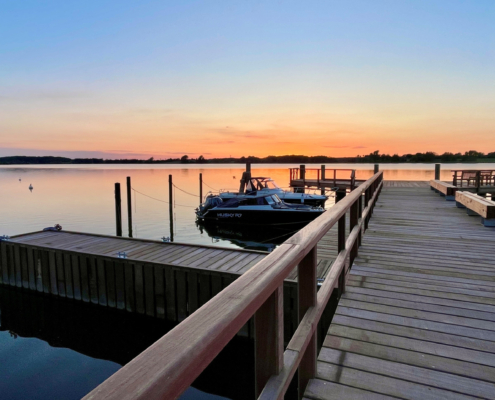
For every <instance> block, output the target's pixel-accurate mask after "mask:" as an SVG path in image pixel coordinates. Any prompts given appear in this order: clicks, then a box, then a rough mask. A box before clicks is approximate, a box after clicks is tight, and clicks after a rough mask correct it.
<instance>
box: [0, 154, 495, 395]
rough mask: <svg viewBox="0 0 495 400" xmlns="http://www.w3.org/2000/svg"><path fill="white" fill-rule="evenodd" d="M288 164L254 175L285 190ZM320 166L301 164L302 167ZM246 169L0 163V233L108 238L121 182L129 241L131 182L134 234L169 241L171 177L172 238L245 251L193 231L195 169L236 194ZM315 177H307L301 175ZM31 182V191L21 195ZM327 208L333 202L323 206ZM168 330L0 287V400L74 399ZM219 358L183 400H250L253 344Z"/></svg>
mask: <svg viewBox="0 0 495 400" xmlns="http://www.w3.org/2000/svg"><path fill="white" fill-rule="evenodd" d="M290 167H298V165H263V164H255V165H253V166H252V174H253V176H271V177H272V178H273V179H275V181H276V182H277V183H278V184H279V185H280V186H283V187H286V186H287V185H288V182H289V172H288V168H290ZM319 167H320V166H319V165H314V166H311V165H307V168H308V169H309V168H319ZM326 167H327V169H330V168H341V169H343V168H355V169H356V170H357V171H356V177H357V178H358V179H367V178H369V177H370V176H372V174H373V172H372V171H373V165H371V164H357V165H352V164H338V165H327V166H326ZM380 168H381V169H382V170H383V171H384V178H385V179H386V180H422V181H427V180H429V179H432V178H433V176H434V165H433V164H383V165H380ZM451 169H495V164H475V165H473V164H448V165H447V164H446V165H443V166H442V175H441V179H443V180H450V179H451V173H450V170H451ZM243 170H244V165H204V166H200V167H199V166H197V165H154V166H152V167H151V168H150V166H149V165H84V166H74V165H70V166H66V165H63V166H46V165H45V166H37V167H31V166H29V167H27V166H1V167H0V195H1V201H2V207H1V208H0V235H10V236H13V235H16V234H20V233H26V232H31V231H37V230H41V229H43V228H45V227H47V226H53V225H54V224H57V223H58V224H60V225H62V226H63V228H64V229H65V230H72V231H81V232H90V233H99V234H108V235H114V234H115V208H114V204H115V203H114V183H115V182H120V183H121V186H122V211H123V212H122V214H123V228H124V229H123V232H124V236H126V235H127V204H126V195H125V182H126V177H127V176H130V177H131V179H132V186H133V188H134V189H136V192H133V195H132V201H133V204H132V210H133V230H134V237H139V238H147V239H156V240H160V238H162V237H169V236H170V235H171V232H170V219H169V208H168V204H166V203H165V202H167V201H168V195H169V193H168V176H169V174H171V175H173V182H174V184H175V185H176V188H175V190H174V199H175V200H174V208H173V215H174V217H173V218H174V232H173V234H174V241H176V242H185V243H197V244H208V245H215V246H223V247H231V248H235V247H244V246H246V245H247V244H246V243H247V242H251V241H253V240H254V239H256V238H254V239H253V238H252V237H246V236H243V233H242V232H241V233H239V232H237V231H236V232H232V231H229V230H226V231H224V232H220V233H219V232H215V233H214V234H213V237H212V236H210V235H209V234H208V232H206V231H205V230H201V229H200V228H199V227H198V226H197V225H196V222H195V220H196V218H195V214H194V209H195V208H196V207H197V206H198V204H199V197H198V195H199V173H202V174H203V182H204V187H203V191H204V193H205V194H206V192H208V190H215V191H216V190H218V189H232V190H238V187H239V179H240V178H241V176H242V172H243ZM313 173H314V172H312V171H308V175H307V176H308V178H310V177H312V175H311V174H313ZM30 184H31V185H32V186H33V190H32V191H30V190H29V189H28V187H29V185H30ZM138 192H139V193H138ZM332 204H333V199H330V200H329V201H328V202H327V207H331V206H332ZM283 233H284V234H287V232H283ZM210 234H211V233H210ZM280 235H281V233H280V232H273V236H272V237H270V235H268V237H266V236H267V235H265V237H264V239H263V242H264V243H261V244H259V243H258V244H255V245H254V247H255V248H256V246H257V245H260V246H261V247H260V248H264V247H263V246H266V249H269V248H270V246H272V247H273V245H274V244H276V243H277V237H280ZM249 246H251V247H252V246H253V245H252V244H249ZM170 328H171V326H170V325H167V323H165V322H163V321H158V320H153V319H151V318H148V317H143V316H137V315H131V314H129V313H122V312H119V311H116V310H107V309H104V308H102V307H98V306H92V305H88V304H79V303H77V302H71V301H66V300H65V301H64V300H61V299H52V298H50V297H47V296H40V295H37V294H30V293H27V292H24V291H22V290H21V291H20V290H15V289H14V290H13V289H9V288H2V287H0V360H1V363H0V393H1V396H0V397H1V398H5V399H12V400H17V399H26V398H29V399H43V400H45V399H78V398H80V397H81V396H83V395H84V394H85V393H87V392H89V391H90V390H92V389H93V388H94V387H95V386H97V385H98V384H99V383H100V382H102V381H103V380H105V379H106V378H107V377H108V376H110V375H111V374H112V373H114V372H115V371H117V370H118V369H119V368H120V367H121V366H122V365H124V364H125V363H126V362H128V361H129V360H131V359H132V358H133V357H135V356H136V355H137V354H139V353H140V352H141V351H143V350H144V349H145V348H146V347H148V346H149V345H151V344H152V343H153V342H154V341H155V340H157V339H158V338H159V337H161V336H162V335H163V334H165V333H166V332H167V331H168V330H169V329H170ZM222 354H223V355H222V356H221V357H219V361H215V364H214V366H213V367H212V368H210V369H209V370H210V372H209V373H208V372H207V373H205V375H202V377H201V378H200V379H199V380H198V382H197V384H195V386H196V388H190V389H189V390H188V391H187V392H186V393H185V395H184V398H186V399H196V400H198V399H219V398H223V397H227V398H237V399H248V398H251V397H252V396H251V394H252V391H253V387H252V383H253V381H254V378H253V376H252V366H253V362H254V361H253V344H252V343H250V342H242V339H235V340H234V341H233V344H232V345H230V347H229V348H227V349H226V351H225V352H223V353H222ZM218 371H222V373H221V374H220V375H224V374H227V379H224V380H223V381H222V380H219V379H218ZM215 377H216V378H215ZM205 392H210V393H215V395H209V394H206V393H205ZM218 396H222V397H218Z"/></svg>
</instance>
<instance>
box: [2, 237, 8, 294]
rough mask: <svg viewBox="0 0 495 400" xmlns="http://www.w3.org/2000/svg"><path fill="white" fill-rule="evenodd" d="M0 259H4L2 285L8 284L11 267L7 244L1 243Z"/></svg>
mask: <svg viewBox="0 0 495 400" xmlns="http://www.w3.org/2000/svg"><path fill="white" fill-rule="evenodd" d="M0 258H1V259H2V271H1V272H2V276H1V281H0V283H3V284H7V283H8V282H9V267H8V259H7V245H6V244H5V242H0Z"/></svg>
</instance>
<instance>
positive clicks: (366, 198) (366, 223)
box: [364, 188, 371, 232]
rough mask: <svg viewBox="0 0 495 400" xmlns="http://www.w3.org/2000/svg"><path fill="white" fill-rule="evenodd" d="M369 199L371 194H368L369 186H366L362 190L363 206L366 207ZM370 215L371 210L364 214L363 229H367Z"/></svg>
mask: <svg viewBox="0 0 495 400" xmlns="http://www.w3.org/2000/svg"><path fill="white" fill-rule="evenodd" d="M370 199H371V196H370V188H367V189H366V190H365V191H364V206H365V207H368V204H369V202H370ZM370 217H371V211H370V212H368V215H366V219H365V221H364V231H365V232H366V230H367V229H368V221H369V219H370Z"/></svg>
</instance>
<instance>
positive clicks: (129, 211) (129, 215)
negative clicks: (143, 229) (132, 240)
mask: <svg viewBox="0 0 495 400" xmlns="http://www.w3.org/2000/svg"><path fill="white" fill-rule="evenodd" d="M131 189H132V187H131V177H130V176H128V177H127V221H128V225H129V237H132V196H131Z"/></svg>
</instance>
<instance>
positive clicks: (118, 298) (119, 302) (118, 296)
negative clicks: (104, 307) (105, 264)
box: [109, 261, 126, 310]
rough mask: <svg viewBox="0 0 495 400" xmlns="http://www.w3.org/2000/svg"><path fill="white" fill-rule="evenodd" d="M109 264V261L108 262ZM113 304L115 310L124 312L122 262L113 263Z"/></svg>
mask: <svg viewBox="0 0 495 400" xmlns="http://www.w3.org/2000/svg"><path fill="white" fill-rule="evenodd" d="M109 262H110V261H109ZM113 266H114V270H115V303H116V306H117V309H119V310H125V308H126V305H125V289H126V287H125V275H124V264H123V263H122V262H118V261H115V262H114V264H113Z"/></svg>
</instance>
